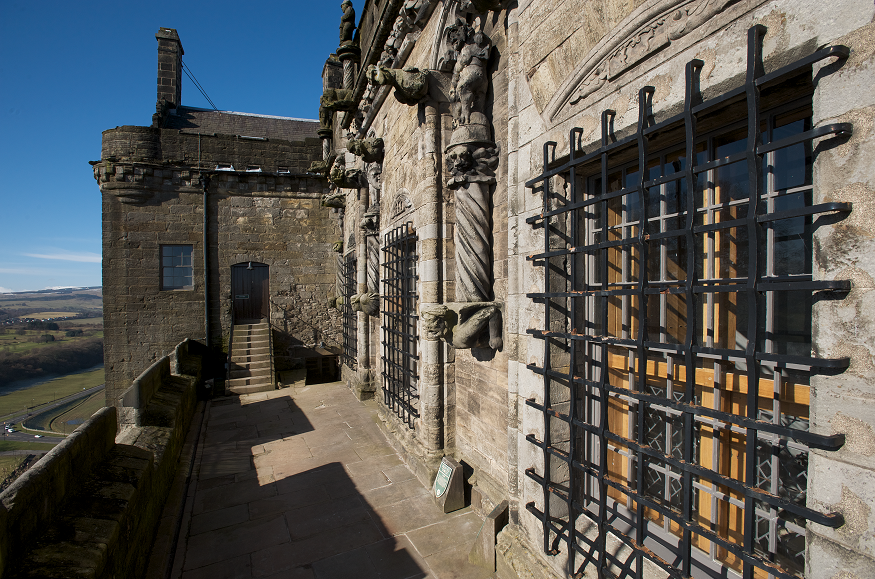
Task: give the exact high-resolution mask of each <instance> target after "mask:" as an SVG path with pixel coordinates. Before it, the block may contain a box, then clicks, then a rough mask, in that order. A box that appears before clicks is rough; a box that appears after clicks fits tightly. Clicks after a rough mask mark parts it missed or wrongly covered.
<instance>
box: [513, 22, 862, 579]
mask: <svg viewBox="0 0 875 579" xmlns="http://www.w3.org/2000/svg"><path fill="white" fill-rule="evenodd" d="M765 33H766V29H765V27H763V26H755V27H754V28H752V29H751V30H750V31H749V37H748V64H747V67H748V68H747V76H746V82H745V84H744V85H743V86H741V87H739V88H737V89H735V90H733V91H730V92H728V93H726V94H723V95H721V96H718V97H716V98H713V99H710V100H708V101H704V102H703V100H702V97H701V93H700V91H699V80H698V76H699V72H700V70H701V68H702V66H703V63H702V61H699V60H694V61H692V62H690V63H689V64H688V65H687V71H686V96H685V103H684V111H683V112H682V113H680V114H678V115H676V116H674V117H672V118H669V119H667V120H664V121H662V122H659V123H656V122H655V119H654V118H653V114H652V98H653V92H654V89H653V88H652V87H645V88H644V89H642V90H641V91H640V93H639V120H638V125H637V131H635V133H634V134H632V135H630V136H628V137H626V138H622V139H619V140H618V139H616V138H615V136H614V135H613V127H612V123H613V117H614V113H613V111H605V113H604V114H603V115H602V139H601V143H600V144H599V145H597V146H596V148H595V150H592V151H591V152H589V153H587V152H585V151H583V148H582V146H581V143H580V140H581V137H582V130H580V129H573V130H572V131H571V134H570V138H569V143H570V152H569V155H568V156H567V157H564V158H559V159H556V156H555V151H556V143H552V142H551V143H547V144H546V145H545V146H544V167H543V173H542V174H541V175H539V176H538V177H536V178H534V179H532V180H531V181H529V182H528V183H527V186H528V187H530V188H534V189H536V190H540V191H542V192H543V197H544V209H543V212H542V213H541V214H540V215H538V216H535V217H532V218H530V219H528V220H527V221H528V223H530V224H531V225H533V226H534V227H542V228H544V239H545V243H544V251H543V252H542V253H539V254H536V255H532V256H529V258H528V259H529V260H531V261H533V262H535V264H536V265H537V266H541V267H544V268H545V275H544V279H545V288H544V292H543V293H533V294H528V295H529V297H530V298H532V299H534V300H536V301H540V302H542V303H543V304H544V308H545V327H543V328H539V329H530V330H528V333H529V334H531V335H532V336H534V337H536V338H539V339H542V340H544V346H545V348H544V364H543V366H539V365H537V364H530V365H528V368H529V369H530V370H532V371H534V372H536V373H537V374H540V375H541V376H543V384H544V393H543V399H542V400H541V401H538V400H536V399H531V400H527V401H526V404H527V405H528V406H530V407H532V408H534V409H536V410H538V411H540V412H541V413H542V415H543V433H542V434H540V435H536V434H534V433H531V434H528V435H527V437H526V438H527V440H528V441H529V442H531V443H532V444H534V445H536V446H538V447H539V448H540V449H542V456H543V465H538V468H535V467H532V468H529V469H527V470H526V475H527V476H528V477H529V478H530V479H532V480H534V481H535V482H536V483H537V484H539V485H540V486H541V488H542V490H543V497H542V499H540V500H539V501H537V502H538V503H540V505H538V504H536V502H530V503H529V504H527V505H526V507H527V510H528V511H529V512H531V513H532V514H533V515H534V516H536V517H537V518H538V519H539V520H540V521H541V523H542V525H543V530H544V535H543V538H544V550H545V552H548V553H551V554H557V553H558V552H559V550H560V549H563V548H564V550H565V551H566V555H567V556H568V569H567V570H568V572H569V573H570V574H572V575H574V576H582V574H583V571H584V569H585V568H586V567H587V566H588V565H590V564H593V565H596V569H598V574H599V576H600V577H633V576H634V577H637V578H641V577H643V575H644V570H645V560H647V561H649V562H650V564H655V565H656V566H658V567H659V568H661V569H662V571H664V572H665V573H666V574H667V575H668V576H671V577H693V576H695V577H727V576H729V575H732V574H736V573H737V574H740V575H741V576H743V577H744V578H745V579H750V578H752V577H763V578H765V577H778V578H781V579H790V578H792V577H798V576H800V575H801V574H802V572H803V570H804V550H805V524H806V521H814V522H817V523H819V524H821V525H826V526H829V527H838V526H840V525H842V524H843V522H844V520H843V518H842V516H841V515H840V514H837V513H829V514H823V513H819V512H817V511H814V510H812V509H809V508H807V507H806V506H805V494H806V489H807V479H806V472H807V460H808V450H809V449H810V448H818V449H823V450H836V449H838V448H840V447H841V446H842V444H843V443H844V436H843V435H833V436H825V435H819V434H815V433H813V432H810V431H809V429H808V396H809V377H810V375H811V374H812V373H815V372H818V371H821V370H822V369H832V371H841V370H843V369H844V368H846V367H847V366H848V364H849V360H848V359H847V358H842V359H820V358H814V357H812V355H811V309H812V304H813V301H814V293H815V292H818V294H821V293H822V292H846V291H848V290H849V289H850V285H849V282H846V281H819V280H815V279H814V276H813V267H812V261H811V260H812V257H811V242H812V232H813V229H814V226H815V223H814V221H815V220H817V218H818V216H820V215H823V214H827V213H829V214H832V215H828V216H825V217H826V218H828V219H833V220H834V219H836V218H839V219H840V218H842V217H843V216H845V215H847V212H849V211H850V210H851V206H850V204H847V203H824V204H820V205H812V178H811V170H812V164H813V162H812V159H813V156H814V150H813V146H812V141H813V140H815V139H818V138H833V137H846V136H848V135H850V133H851V130H852V127H851V126H850V125H849V124H834V125H827V126H822V127H818V128H812V126H811V94H812V92H813V85H812V81H811V65H812V64H813V63H815V62H818V61H821V60H824V59H828V58H837V59H844V58H846V57H847V56H848V49H847V48H845V47H842V46H833V47H829V48H825V49H823V50H820V51H818V52H816V53H815V54H813V55H811V56H810V57H808V58H805V59H802V60H800V61H797V62H795V63H793V64H791V65H788V66H786V67H783V68H781V69H779V70H776V71H774V72H772V73H769V74H765V73H764V67H763V62H762V41H763V37H764V35H765ZM539 436H540V437H541V438H540V439H539ZM539 469H540V470H541V473H540V474H539V473H538V470H539ZM563 543H564V547H563Z"/></svg>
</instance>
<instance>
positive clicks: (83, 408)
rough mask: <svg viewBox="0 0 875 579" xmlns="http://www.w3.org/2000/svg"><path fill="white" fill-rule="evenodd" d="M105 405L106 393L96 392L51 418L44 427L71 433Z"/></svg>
mask: <svg viewBox="0 0 875 579" xmlns="http://www.w3.org/2000/svg"><path fill="white" fill-rule="evenodd" d="M104 406H106V394H105V393H104V392H103V391H100V392H95V393H94V394H92V395H91V396H89V397H88V398H86V399H85V400H83V401H82V402H81V403H79V404H77V405H76V406H75V407H73V408H70V409H69V410H67V411H66V412H64V413H63V414H60V415H58V416H55V417H54V418H51V419H49V420H48V424H47V425H46V426H45V427H44V428H45V430H52V431H54V432H59V433H62V434H69V433H70V432H73V431H74V430H75V429H76V427H77V426H79V425H80V424H82V423H83V422H85V421H86V420H88V419H89V418H91V417H92V416H93V415H94V413H95V412H97V411H98V410H100V409H101V408H103V407H104ZM70 422H73V424H69V423H70Z"/></svg>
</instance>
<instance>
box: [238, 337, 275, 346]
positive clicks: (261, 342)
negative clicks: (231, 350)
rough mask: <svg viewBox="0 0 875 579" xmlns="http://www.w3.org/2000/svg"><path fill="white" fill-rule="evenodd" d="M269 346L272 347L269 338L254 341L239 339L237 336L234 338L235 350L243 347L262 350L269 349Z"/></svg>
mask: <svg viewBox="0 0 875 579" xmlns="http://www.w3.org/2000/svg"><path fill="white" fill-rule="evenodd" d="M269 345H270V340H268V339H267V338H256V339H253V340H247V339H245V338H240V339H237V337H236V336H235V337H234V347H235V348H239V347H241V346H244V347H249V348H252V347H255V346H257V347H260V348H267V347H268V346H269Z"/></svg>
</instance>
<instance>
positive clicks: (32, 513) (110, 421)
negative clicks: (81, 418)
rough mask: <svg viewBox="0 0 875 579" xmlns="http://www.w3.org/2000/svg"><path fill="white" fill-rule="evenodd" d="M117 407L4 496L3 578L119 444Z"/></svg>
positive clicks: (0, 526) (0, 501)
mask: <svg viewBox="0 0 875 579" xmlns="http://www.w3.org/2000/svg"><path fill="white" fill-rule="evenodd" d="M117 429H118V426H117V423H116V410H115V408H103V409H101V410H99V411H97V413H95V414H94V415H93V416H92V417H91V418H89V419H88V420H86V421H85V422H84V423H83V424H82V425H81V426H79V427H78V428H76V430H74V431H73V433H72V434H71V435H70V436H68V437H67V438H65V439H64V440H63V441H62V442H61V443H59V444H58V445H57V446H55V448H53V449H52V450H51V451H49V452H48V453H47V454H46V455H45V456H44V457H43V458H42V459H40V460H39V461H38V462H37V463H36V464H35V465H33V466H32V467H31V468H30V469H29V470H28V471H27V472H26V473H24V474H23V475H21V476H20V477H19V478H18V479H17V480H16V481H15V482H14V483H12V485H10V486H9V488H7V489H6V490H5V491H3V493H2V494H0V505H2V510H0V576H4V575H5V573H6V572H7V571H8V570H9V569H10V568H11V567H12V565H13V564H14V563H15V561H18V560H20V558H21V556H22V553H23V552H24V551H26V550H27V549H28V548H29V546H30V545H32V544H33V542H34V541H35V540H36V539H37V538H38V537H40V536H41V535H42V534H43V533H44V532H45V530H46V528H47V527H48V525H49V524H50V523H51V522H52V521H53V520H54V519H55V517H56V516H57V514H58V512H59V511H60V510H61V509H62V508H63V506H64V505H65V503H66V502H67V501H69V499H70V497H71V496H72V495H73V494H74V493H75V492H76V491H77V490H79V488H81V486H82V484H83V483H84V482H85V480H86V479H87V478H88V477H89V476H90V475H91V473H92V472H93V471H94V469H95V468H96V467H97V466H98V465H99V464H101V463H102V462H103V461H104V460H106V458H107V456H108V455H109V452H110V451H111V450H112V449H113V447H114V446H115V436H116V433H117Z"/></svg>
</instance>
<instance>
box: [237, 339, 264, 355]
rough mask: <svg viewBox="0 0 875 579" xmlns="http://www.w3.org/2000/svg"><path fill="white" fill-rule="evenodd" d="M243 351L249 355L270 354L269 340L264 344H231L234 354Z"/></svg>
mask: <svg viewBox="0 0 875 579" xmlns="http://www.w3.org/2000/svg"><path fill="white" fill-rule="evenodd" d="M243 353H246V355H248V356H254V355H257V354H267V355H270V347H269V345H268V344H267V342H265V343H264V344H234V345H232V346H231V355H232V356H234V355H236V354H243Z"/></svg>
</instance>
